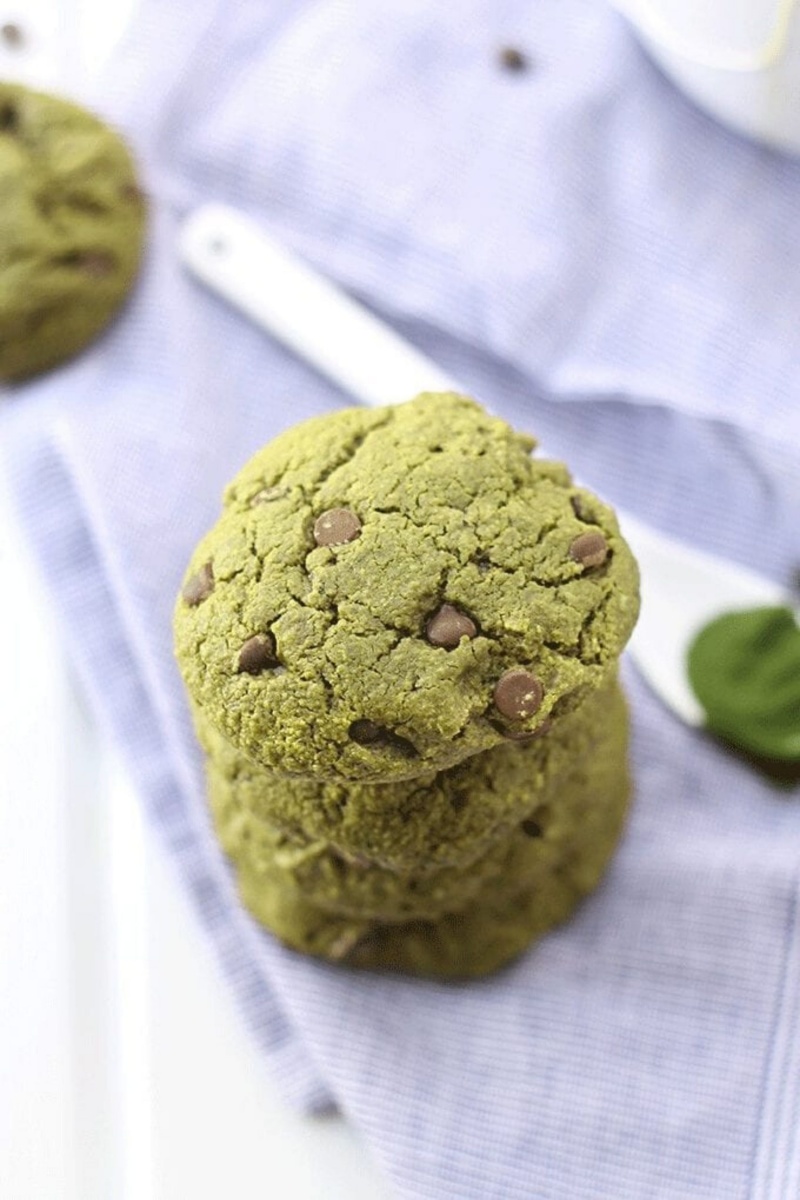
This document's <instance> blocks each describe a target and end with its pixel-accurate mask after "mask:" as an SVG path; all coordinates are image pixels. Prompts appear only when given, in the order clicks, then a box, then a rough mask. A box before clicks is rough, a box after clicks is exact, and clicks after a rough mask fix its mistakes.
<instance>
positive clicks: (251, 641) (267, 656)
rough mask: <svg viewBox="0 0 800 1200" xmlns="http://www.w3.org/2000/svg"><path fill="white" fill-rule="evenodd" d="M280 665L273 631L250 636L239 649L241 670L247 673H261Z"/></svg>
mask: <svg viewBox="0 0 800 1200" xmlns="http://www.w3.org/2000/svg"><path fill="white" fill-rule="evenodd" d="M277 666H280V663H279V662H278V656H277V651H276V649H275V638H274V637H273V636H272V634H271V633H257V634H256V635H255V637H251V638H248V640H247V641H246V642H245V643H244V645H243V646H242V648H241V650H240V651H239V668H238V669H239V671H240V672H244V673H245V674H247V675H260V674H261V672H262V671H270V670H272V669H273V668H274V667H277Z"/></svg>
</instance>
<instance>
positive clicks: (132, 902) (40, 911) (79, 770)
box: [0, 0, 389, 1200]
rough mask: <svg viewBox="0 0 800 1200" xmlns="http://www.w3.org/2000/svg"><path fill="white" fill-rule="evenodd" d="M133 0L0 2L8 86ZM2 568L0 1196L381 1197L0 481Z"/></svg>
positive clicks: (53, 71)
mask: <svg viewBox="0 0 800 1200" xmlns="http://www.w3.org/2000/svg"><path fill="white" fill-rule="evenodd" d="M129 8H130V3H129V0H117V2H116V3H115V2H114V0H75V3H74V5H70V6H69V9H68V8H67V5H66V2H65V0H16V2H15V3H14V2H7V0H0V26H2V25H3V24H4V23H5V22H7V21H14V22H16V23H18V24H19V26H20V27H21V30H22V33H23V39H24V40H23V42H22V45H21V46H20V47H19V48H15V47H10V46H8V45H5V44H3V42H2V41H1V40H0V77H5V78H8V77H14V78H20V79H22V80H25V81H26V82H30V83H33V84H35V85H37V86H42V87H47V86H50V87H52V88H53V89H54V90H62V91H66V90H69V81H70V80H74V79H75V78H78V77H81V76H83V77H85V72H87V71H91V70H92V69H95V68H96V66H97V65H98V63H99V62H100V61H101V59H102V57H103V56H104V54H105V53H106V52H107V50H108V48H110V46H111V45H113V42H114V40H115V39H116V37H117V36H118V34H119V31H120V28H121V26H122V25H123V23H124V20H125V19H126V16H127V11H128V10H129ZM89 32H90V34H91V36H88V33H89ZM84 35H86V36H84ZM8 402H13V401H8ZM0 579H2V581H3V587H2V590H1V591H0V678H2V680H3V688H2V690H1V691H0V1197H3V1198H4V1200H189V1198H191V1200H217V1198H222V1197H224V1198H225V1200H257V1198H258V1200H319V1198H322V1197H324V1198H325V1200H338V1198H342V1200H344V1198H345V1197H346V1198H347V1200H381V1198H382V1197H388V1195H389V1192H388V1188H387V1185H386V1184H385V1183H384V1181H383V1179H382V1178H381V1177H380V1175H379V1173H378V1171H377V1168H376V1167H375V1166H374V1164H373V1163H372V1161H371V1159H370V1157H369V1154H368V1152H367V1150H366V1148H365V1147H364V1145H363V1144H362V1143H361V1142H360V1140H359V1138H358V1136H357V1134H356V1133H355V1132H354V1131H353V1130H352V1129H351V1128H350V1127H349V1126H348V1125H346V1124H345V1122H344V1121H343V1120H342V1119H341V1118H338V1117H324V1118H310V1117H303V1116H301V1115H298V1114H295V1113H293V1112H291V1111H290V1110H289V1109H287V1108H286V1106H285V1105H284V1104H283V1103H282V1101H281V1098H280V1096H279V1094H278V1092H277V1089H276V1087H275V1085H274V1083H273V1081H272V1080H271V1078H270V1076H269V1073H268V1070H267V1067H266V1064H265V1062H264V1060H263V1058H262V1056H261V1055H260V1053H259V1051H258V1049H257V1047H256V1045H255V1043H254V1041H253V1040H252V1039H251V1037H250V1035H249V1033H248V1031H247V1029H246V1028H245V1026H244V1024H243V1022H242V1020H241V1019H240V1016H239V1013H238V1012H237V1010H236V1008H235V1006H234V1002H233V998H232V996H231V994H230V993H229V991H228V988H227V985H226V984H225V982H224V980H223V979H222V977H221V975H220V972H219V970H218V967H217V964H216V962H215V961H214V959H213V956H212V952H211V948H210V946H209V945H208V944H207V943H206V941H205V938H204V936H203V934H202V932H201V929H200V926H199V923H198V922H197V921H196V919H195V917H194V914H193V912H192V911H191V910H190V908H189V905H188V902H187V898H186V896H185V895H184V894H183V892H182V890H181V887H180V886H179V883H178V880H177V879H176V878H175V877H174V875H173V872H172V865H171V863H170V862H169V861H167V859H166V857H165V854H164V852H163V851H162V849H161V846H160V845H159V844H158V842H157V841H156V839H155V837H154V836H153V834H152V833H151V831H150V830H149V829H148V828H147V827H146V825H145V824H144V823H143V821H142V819H141V816H140V807H139V805H138V803H137V797H136V796H135V795H134V794H133V792H132V789H131V786H130V784H129V783H128V781H127V779H126V777H125V774H124V771H123V770H122V769H121V767H120V765H119V764H118V763H117V762H116V761H115V759H114V756H113V754H112V753H111V751H110V749H109V748H108V747H107V746H106V745H105V744H104V743H103V740H102V739H101V738H100V736H99V734H98V732H97V730H96V729H95V727H94V725H93V723H92V720H91V718H90V717H89V715H88V714H87V712H86V710H85V706H84V705H83V702H82V698H81V694H80V690H79V688H78V686H77V684H76V682H75V680H74V678H73V677H72V675H71V673H70V670H69V667H68V664H67V656H66V655H65V653H64V647H63V641H62V636H61V633H60V631H59V629H58V626H57V622H56V615H55V613H54V612H53V611H51V608H50V606H49V604H48V601H47V598H46V597H45V595H44V591H43V588H42V586H41V583H40V581H39V578H38V574H37V571H36V568H35V565H34V563H33V562H32V561H31V558H30V555H29V552H28V550H27V547H26V546H25V544H24V542H23V539H22V536H21V533H20V530H19V527H18V525H17V523H16V521H15V519H14V518H13V515H12V511H11V506H10V504H9V500H8V495H7V490H6V484H5V481H4V480H3V479H2V478H0Z"/></svg>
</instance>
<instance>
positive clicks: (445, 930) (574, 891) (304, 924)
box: [237, 757, 628, 978]
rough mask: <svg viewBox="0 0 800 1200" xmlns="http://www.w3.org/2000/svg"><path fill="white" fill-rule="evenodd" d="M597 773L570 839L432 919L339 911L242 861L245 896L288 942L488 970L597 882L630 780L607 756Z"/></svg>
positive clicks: (454, 973)
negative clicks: (400, 918) (367, 916)
mask: <svg viewBox="0 0 800 1200" xmlns="http://www.w3.org/2000/svg"><path fill="white" fill-rule="evenodd" d="M592 782H593V786H592V790H591V795H589V793H588V792H587V794H586V799H587V801H588V803H587V804H586V807H585V810H584V814H583V818H582V820H581V821H580V822H577V823H576V824H575V826H574V837H573V838H572V840H569V839H567V838H565V839H564V841H563V843H562V845H561V846H560V847H559V850H558V852H557V853H554V854H552V855H551V856H544V855H543V856H542V857H541V859H540V861H539V862H538V863H534V862H533V861H531V860H530V859H526V856H525V855H522V856H519V857H518V858H516V859H515V861H514V864H513V870H514V872H515V874H514V876H513V878H510V879H504V880H503V886H502V887H498V886H497V881H496V879H495V878H491V879H489V880H488V881H487V882H486V883H485V885H484V886H483V887H482V888H481V889H480V890H479V891H478V892H477V893H476V894H475V895H473V897H472V898H471V900H470V901H469V902H468V903H467V904H465V905H463V906H462V907H460V908H459V907H454V908H453V909H451V910H450V911H449V912H448V913H447V915H444V916H441V917H439V918H438V919H436V920H412V921H401V922H397V923H395V922H387V921H374V920H369V919H364V918H360V919H359V918H355V917H346V916H337V915H336V914H335V913H333V912H332V911H330V910H327V909H323V908H320V907H317V906H316V905H314V904H312V903H310V902H309V900H308V898H307V896H306V895H305V893H304V892H303V890H302V889H301V888H300V887H299V886H298V885H297V884H296V882H295V881H293V880H291V881H290V880H287V878H286V876H285V874H277V875H275V876H271V875H270V874H269V872H268V871H265V870H264V869H263V867H262V868H261V869H259V870H249V869H247V868H240V869H239V871H238V873H237V874H238V882H239V889H240V893H241V897H242V901H243V903H244V904H245V906H246V907H247V908H248V909H249V910H250V912H251V913H252V914H253V915H254V916H255V917H256V918H257V919H258V920H259V921H260V922H262V923H263V924H264V925H266V926H267V927H268V928H269V929H271V930H272V931H273V932H274V933H276V934H277V936H278V937H279V938H280V939H281V941H283V942H284V943H285V944H286V945H287V946H290V947H292V948H293V949H295V950H300V951H302V952H303V953H306V954H313V955H317V956H319V957H322V958H327V959H330V960H332V961H334V962H344V963H347V964H348V965H350V966H356V967H367V968H382V969H389V970H396V971H405V972H409V973H411V974H417V975H430V976H440V977H444V978H465V977H470V976H478V975H485V974H487V973H488V972H490V971H493V970H496V969H497V968H498V967H501V966H503V965H504V964H505V963H506V962H508V961H509V960H510V959H512V958H514V957H515V956H516V955H518V954H520V953H521V952H522V951H523V950H525V949H526V948H527V947H528V946H529V945H530V943H531V942H532V941H534V940H535V939H536V938H537V937H540V936H541V935H542V934H543V933H545V932H547V930H548V929H550V928H552V927H553V926H554V925H556V924H558V923H559V922H561V921H563V920H565V919H566V918H567V917H568V916H569V915H570V913H571V912H572V911H573V909H574V907H575V905H576V904H577V903H578V901H579V900H580V899H581V898H582V897H583V896H585V895H587V894H588V893H589V892H591V891H592V890H593V888H594V887H596V885H597V883H598V882H599V880H600V877H601V876H602V874H603V871H604V869H605V867H606V865H607V863H608V860H609V858H610V857H611V854H612V853H613V850H614V847H615V846H616V843H617V841H618V839H619V835H620V833H621V830H622V826H623V822H624V817H625V811H626V808H627V800H628V785H627V780H626V779H624V778H621V776H620V765H619V762H618V761H614V760H613V758H611V757H606V758H603V759H601V760H600V761H599V763H598V766H597V770H596V771H594V772H593V781H592ZM546 837H547V835H546V833H545V834H544V838H545V841H546ZM533 840H535V839H531V842H533ZM515 885H516V886H515Z"/></svg>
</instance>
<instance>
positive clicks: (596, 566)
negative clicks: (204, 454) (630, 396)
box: [175, 393, 638, 782]
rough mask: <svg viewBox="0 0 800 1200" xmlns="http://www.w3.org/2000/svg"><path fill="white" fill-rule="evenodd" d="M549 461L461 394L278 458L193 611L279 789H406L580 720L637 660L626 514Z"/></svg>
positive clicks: (206, 692)
mask: <svg viewBox="0 0 800 1200" xmlns="http://www.w3.org/2000/svg"><path fill="white" fill-rule="evenodd" d="M534 445H535V443H534V442H533V440H532V439H531V438H528V437H526V436H524V435H521V434H517V433H515V432H514V431H513V430H512V429H510V427H509V426H508V425H507V424H506V423H505V422H503V421H501V420H499V419H497V418H494V417H491V416H489V415H488V414H487V413H485V412H484V410H483V409H482V408H481V407H480V406H479V405H478V404H476V403H475V402H474V401H472V400H469V399H467V398H466V397H463V396H457V395H454V394H450V393H446V394H425V395H422V396H420V397H418V398H417V399H416V400H413V401H409V402H408V403H406V404H402V405H397V406H394V407H392V408H386V409H372V410H365V409H346V410H343V411H340V412H337V413H334V414H331V415H330V416H325V417H318V418H314V419H312V420H310V421H306V422H304V423H303V424H301V425H298V426H295V427H294V428H292V429H290V430H288V431H287V432H286V433H284V434H282V435H281V436H280V437H278V438H277V439H275V441H274V442H272V443H270V444H269V445H268V446H267V447H265V448H264V449H263V450H262V451H260V452H259V453H258V454H257V455H256V456H255V457H254V458H253V459H252V460H251V461H250V462H249V463H248V464H247V466H246V467H245V468H244V469H243V470H242V471H241V472H240V474H239V475H238V476H237V478H236V479H235V480H234V481H233V483H232V484H231V486H230V487H229V489H228V491H227V493H226V497H225V507H224V512H223V515H222V517H221V518H220V520H219V522H218V523H217V525H216V526H215V527H214V528H213V529H212V530H211V532H210V533H209V534H208V535H207V536H206V538H204V539H203V541H202V542H201V543H200V545H199V546H198V548H197V550H196V552H195V554H194V556H193V558H192V561H191V564H190V567H189V570H188V572H187V576H186V581H185V584H184V588H183V593H182V596H181V597H180V598H179V600H178V604H177V609H176V618H175V627H176V645H177V653H178V659H179V662H180V666H181V669H182V671H183V674H184V678H185V680H186V684H187V687H188V690H189V692H190V694H191V696H192V698H193V700H194V702H195V704H196V705H197V707H198V708H199V710H200V713H201V714H202V718H203V719H204V720H205V721H207V722H209V723H210V724H211V725H212V726H215V727H217V728H218V729H220V730H221V731H222V732H223V733H224V735H225V737H226V738H227V739H228V740H229V741H230V742H231V743H232V744H233V745H234V746H235V747H236V748H238V749H239V750H241V751H243V752H244V754H245V755H246V756H248V757H249V758H251V759H252V760H253V761H254V762H255V763H258V764H260V765H261V766H263V767H266V768H268V769H269V770H271V771H274V772H277V773H281V774H284V775H287V776H292V775H293V776H298V777H308V778H314V777H315V778H317V779H320V778H326V779H342V780H363V781H374V782H387V781H391V780H403V779H412V778H414V777H417V776H420V775H422V774H424V773H426V772H429V773H430V772H437V771H440V770H442V769H445V768H448V767H451V766H454V765H455V764H457V763H459V762H461V761H463V760H464V759H466V758H468V757H470V756H471V755H474V754H476V753H480V752H482V751H486V750H489V749H491V748H492V747H494V746H498V745H501V744H508V742H510V741H515V740H519V739H523V738H525V737H527V736H530V735H536V734H541V733H543V732H545V731H546V730H547V729H548V727H549V725H550V723H551V722H552V721H553V720H555V719H557V718H559V717H561V716H563V715H564V714H565V713H567V712H569V711H570V710H572V709H574V708H576V707H577V706H578V705H579V704H581V703H582V701H584V700H585V698H586V697H587V696H588V695H589V694H590V693H591V692H593V691H594V690H595V689H596V688H598V687H599V686H601V685H602V684H603V683H604V682H605V680H606V679H607V677H608V674H609V671H610V670H612V669H613V666H614V664H615V662H616V659H617V658H618V656H619V654H620V652H621V650H622V648H623V646H624V644H625V642H626V641H627V639H628V636H629V634H630V631H631V629H632V627H633V624H634V622H635V619H636V615H637V611H638V576H637V571H636V566H635V563H634V560H633V558H632V556H631V554H630V551H629V550H628V547H627V545H626V544H625V542H624V540H623V539H622V537H621V536H620V533H619V529H618V526H617V522H616V519H615V517H614V515H613V513H612V512H611V510H610V509H609V508H608V507H607V506H605V505H603V504H601V503H600V501H598V500H597V499H596V498H595V497H594V496H592V495H591V494H590V493H588V492H586V491H584V490H583V489H580V488H578V487H576V486H575V485H574V483H573V482H572V479H571V477H570V475H569V473H568V471H567V470H566V468H565V467H564V466H562V465H561V464H559V463H553V462H548V461H544V460H540V459H537V458H536V457H535V455H533V454H532V453H531V452H532V450H533V449H534ZM587 534H590V535H592V536H591V537H587ZM254 639H260V641H256V642H254ZM243 656H244V657H243ZM254 668H255V669H254Z"/></svg>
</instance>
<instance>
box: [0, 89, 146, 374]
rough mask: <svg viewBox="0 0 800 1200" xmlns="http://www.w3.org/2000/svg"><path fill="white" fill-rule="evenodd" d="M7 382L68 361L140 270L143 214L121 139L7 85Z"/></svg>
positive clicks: (0, 315) (1, 369)
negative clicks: (65, 360)
mask: <svg viewBox="0 0 800 1200" xmlns="http://www.w3.org/2000/svg"><path fill="white" fill-rule="evenodd" d="M0 191H2V197H3V199H2V204H0V379H2V380H6V381H12V380H17V379H23V378H25V377H27V376H29V375H34V374H36V373H38V372H40V371H44V370H47V369H49V368H50V367H53V366H55V365H56V364H58V363H60V362H62V361H63V360H64V359H67V358H70V357H71V356H72V355H74V354H76V353H77V352H78V351H79V350H81V349H83V347H84V346H85V345H87V343H89V342H90V341H92V340H93V339H94V338H95V337H96V336H97V335H98V334H99V333H100V331H101V330H102V329H103V328H104V327H105V326H106V325H107V324H108V322H109V321H110V320H111V318H112V317H113V316H114V315H115V313H116V312H117V311H118V309H119V307H120V305H121V304H122V302H123V300H124V299H125V297H126V296H127V294H128V292H129V290H130V287H131V284H132V282H133V279H134V277H135V275H136V272H137V270H138V266H139V259H140V256H141V250H142V241H143V235H144V223H145V209H144V200H143V194H142V192H141V190H140V189H139V187H138V185H137V183H136V178H135V172H134V167H133V163H132V161H131V157H130V154H129V153H128V151H127V149H126V147H125V145H124V144H123V142H122V141H121V139H120V138H119V137H118V136H117V134H115V133H114V132H112V130H110V129H109V128H108V127H107V126H106V125H104V124H103V122H102V121H100V120H98V118H97V117H95V116H93V115H92V114H91V113H89V112H86V111H85V110H84V109H82V108H79V107H78V106H77V105H75V104H71V103H69V102H68V101H66V100H62V99H59V98H58V97H56V96H50V95H46V94H44V93H42V92H35V91H31V90H29V89H28V88H25V87H21V86H20V85H18V84H11V83H0Z"/></svg>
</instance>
